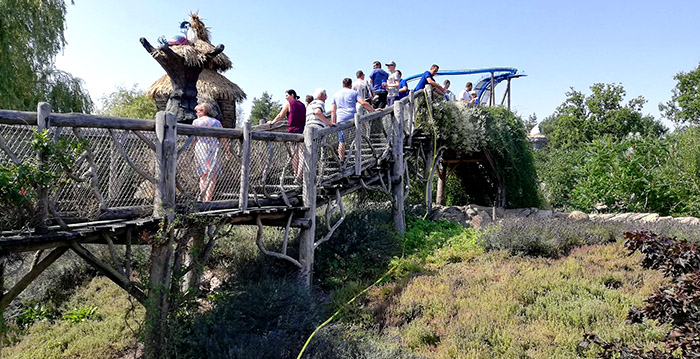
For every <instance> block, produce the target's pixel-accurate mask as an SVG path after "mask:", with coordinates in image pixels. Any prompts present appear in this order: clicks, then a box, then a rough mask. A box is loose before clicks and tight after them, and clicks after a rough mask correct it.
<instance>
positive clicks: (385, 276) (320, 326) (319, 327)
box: [297, 255, 403, 359]
mask: <svg viewBox="0 0 700 359" xmlns="http://www.w3.org/2000/svg"><path fill="white" fill-rule="evenodd" d="M401 257H402V258H403V255H402V256H401ZM397 267H398V264H397V265H394V266H393V267H391V269H389V271H387V272H386V273H384V275H382V276H381V277H380V278H379V279H377V280H376V281H375V282H374V283H372V284H370V285H369V286H368V287H367V288H365V289H363V290H362V291H361V292H359V293H357V294H356V295H355V296H354V297H352V299H350V300H349V301H347V302H345V304H343V306H342V307H340V309H338V310H336V311H335V313H333V315H331V317H330V318H328V319H326V321H325V322H323V323H321V325H319V326H318V327H316V329H315V330H314V331H313V333H311V335H310V336H309V338H308V339H306V343H304V346H303V347H302V348H301V351H300V352H299V355H297V359H301V356H302V355H304V352H305V351H306V348H307V347H308V346H309V343H311V339H313V337H314V336H315V335H316V333H317V332H318V331H319V330H321V329H322V328H323V327H325V326H326V325H328V324H329V323H330V322H332V321H333V319H335V318H336V317H338V315H340V313H342V311H343V309H345V308H347V307H348V306H349V305H350V304H352V303H353V302H354V301H355V300H356V299H357V298H358V297H360V296H361V295H363V294H365V293H367V291H368V290H369V289H370V288H372V287H374V286H375V285H377V284H379V283H381V282H382V281H383V280H384V279H386V278H387V277H388V276H389V275H390V274H391V272H393V271H394V270H395V269H396V268H397Z"/></svg>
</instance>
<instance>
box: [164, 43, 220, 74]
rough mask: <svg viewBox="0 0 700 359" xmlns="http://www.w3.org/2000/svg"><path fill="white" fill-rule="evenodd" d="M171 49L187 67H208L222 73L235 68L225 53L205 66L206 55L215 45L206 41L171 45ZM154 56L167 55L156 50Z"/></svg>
mask: <svg viewBox="0 0 700 359" xmlns="http://www.w3.org/2000/svg"><path fill="white" fill-rule="evenodd" d="M170 48H171V49H172V50H173V51H174V52H175V53H176V54H178V55H180V56H182V57H183V58H185V64H187V66H194V67H204V66H205V65H206V66H207V67H206V68H210V69H212V70H217V71H221V72H223V71H226V70H230V69H231V67H232V66H233V64H232V63H231V59H229V58H228V56H226V54H224V53H223V52H222V53H220V54H218V55H216V57H214V58H213V59H212V61H211V62H209V63H208V64H205V63H204V61H205V60H206V56H205V54H208V53H210V52H212V51H214V45H212V44H210V43H208V42H206V41H202V40H196V41H195V42H194V44H191V45H170ZM152 55H153V57H154V58H157V57H159V56H165V53H164V52H163V50H156V51H154V52H153V53H152Z"/></svg>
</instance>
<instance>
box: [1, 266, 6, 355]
mask: <svg viewBox="0 0 700 359" xmlns="http://www.w3.org/2000/svg"><path fill="white" fill-rule="evenodd" d="M6 259H7V257H6V256H4V255H3V256H0V297H4V296H5V260H6ZM4 327H5V308H2V310H0V355H2V348H4V347H5V331H4V330H2V329H3V328H4Z"/></svg>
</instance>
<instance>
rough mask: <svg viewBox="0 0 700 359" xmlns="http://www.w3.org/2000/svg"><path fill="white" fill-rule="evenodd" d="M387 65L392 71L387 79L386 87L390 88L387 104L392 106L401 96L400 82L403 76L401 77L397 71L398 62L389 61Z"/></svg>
mask: <svg viewBox="0 0 700 359" xmlns="http://www.w3.org/2000/svg"><path fill="white" fill-rule="evenodd" d="M386 67H387V68H388V69H389V73H390V74H389V78H388V79H387V81H386V88H387V90H388V91H387V92H388V93H387V101H386V104H387V105H388V106H391V105H393V104H394V101H396V99H398V97H399V84H400V82H401V77H399V73H398V72H397V71H396V62H394V61H390V62H387V63H386Z"/></svg>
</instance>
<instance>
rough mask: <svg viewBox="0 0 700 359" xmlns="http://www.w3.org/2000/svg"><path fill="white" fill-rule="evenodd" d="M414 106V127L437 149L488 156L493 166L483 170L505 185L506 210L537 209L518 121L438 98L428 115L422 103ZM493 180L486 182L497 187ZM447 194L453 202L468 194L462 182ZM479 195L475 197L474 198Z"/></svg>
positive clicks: (531, 171) (492, 110) (532, 169)
mask: <svg viewBox="0 0 700 359" xmlns="http://www.w3.org/2000/svg"><path fill="white" fill-rule="evenodd" d="M416 106H417V107H418V109H419V110H418V113H417V116H416V127H417V128H419V129H421V130H423V131H424V132H426V133H429V134H434V135H435V136H436V137H437V140H438V143H439V145H438V147H440V146H443V145H444V146H447V148H449V149H451V150H456V151H459V152H462V153H473V152H487V155H490V156H491V157H492V158H493V163H492V164H486V163H485V164H484V166H485V167H486V168H492V170H493V173H490V174H489V175H490V176H495V177H496V178H501V179H502V180H503V181H504V184H505V188H506V200H507V203H506V206H508V207H514V208H517V207H537V206H539V204H540V197H539V194H538V192H537V175H536V172H535V164H534V158H533V155H532V149H531V146H530V144H529V142H528V141H527V136H526V135H527V134H526V132H525V127H524V124H523V121H522V119H521V118H520V117H518V116H517V115H515V114H514V113H513V112H511V111H509V110H507V109H505V108H503V107H469V106H466V105H465V104H461V103H454V102H447V101H441V100H440V97H438V100H436V101H434V102H433V104H432V106H431V109H430V113H429V112H428V109H427V107H426V106H425V100H424V99H422V98H419V100H418V103H417V105H416ZM431 115H432V117H431ZM460 177H463V176H460ZM496 178H491V179H489V180H490V181H491V182H492V183H496V182H498V180H497V179H496ZM448 190H449V191H450V192H448V193H446V194H445V195H446V198H450V199H456V198H464V196H463V194H462V192H466V193H469V191H470V188H469V187H467V186H465V183H464V182H462V186H461V188H458V187H455V186H450V187H448ZM455 192H456V193H455ZM481 195H482V194H481V193H476V194H475V197H477V198H478V197H480V196H481ZM484 204H486V203H484Z"/></svg>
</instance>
